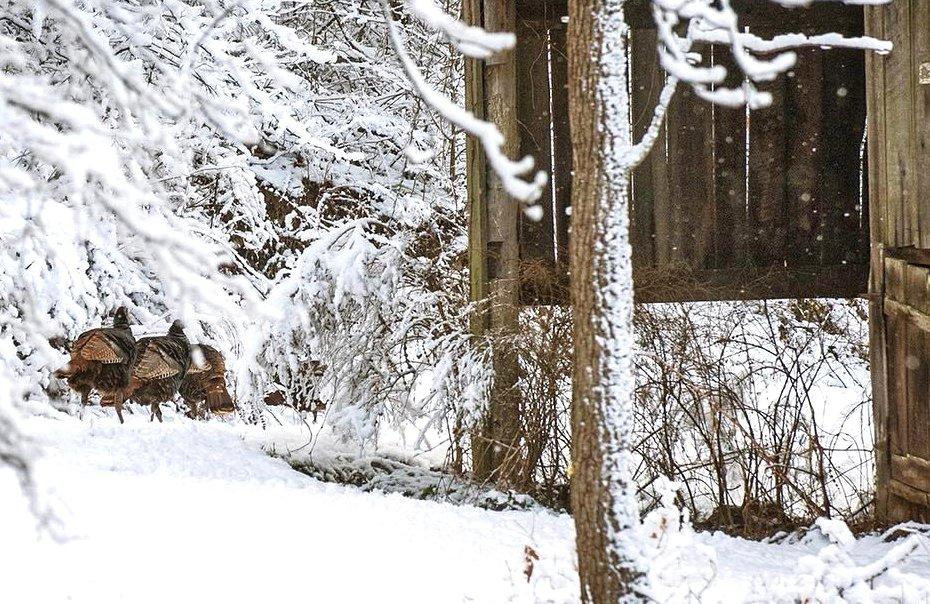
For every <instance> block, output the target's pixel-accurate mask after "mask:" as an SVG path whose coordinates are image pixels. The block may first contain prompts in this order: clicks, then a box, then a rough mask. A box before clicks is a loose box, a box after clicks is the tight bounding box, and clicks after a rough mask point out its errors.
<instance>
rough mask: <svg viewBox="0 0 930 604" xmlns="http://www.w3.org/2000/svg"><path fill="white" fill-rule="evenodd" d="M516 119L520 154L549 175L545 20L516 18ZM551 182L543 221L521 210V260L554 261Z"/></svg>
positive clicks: (544, 196) (545, 194)
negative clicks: (531, 217) (533, 161)
mask: <svg viewBox="0 0 930 604" xmlns="http://www.w3.org/2000/svg"><path fill="white" fill-rule="evenodd" d="M516 33H517V48H516V53H517V74H516V79H517V122H518V124H519V132H520V153H519V155H520V156H521V157H526V156H531V157H532V158H533V159H534V160H535V162H536V163H535V166H536V169H538V170H545V172H546V174H549V175H550V176H551V174H552V145H551V135H552V132H551V127H552V119H551V117H552V116H551V115H550V113H549V40H548V32H547V23H546V21H545V20H533V21H528V20H526V19H518V20H517V32H516ZM551 186H552V181H551V179H550V181H549V186H547V187H546V189H545V190H544V191H543V194H542V197H541V198H540V200H539V202H538V203H539V205H540V207H541V208H542V210H543V215H542V220H531V219H530V218H529V217H528V216H526V214H525V213H524V212H521V213H520V224H519V229H520V259H521V260H541V261H543V262H545V263H546V264H550V265H551V264H554V263H555V232H554V225H553V216H552V188H551Z"/></svg>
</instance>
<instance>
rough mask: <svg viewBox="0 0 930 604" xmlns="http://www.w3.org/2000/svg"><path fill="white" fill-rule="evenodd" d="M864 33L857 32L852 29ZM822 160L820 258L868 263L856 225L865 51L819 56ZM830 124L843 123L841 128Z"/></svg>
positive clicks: (862, 230) (863, 232) (863, 231)
mask: <svg viewBox="0 0 930 604" xmlns="http://www.w3.org/2000/svg"><path fill="white" fill-rule="evenodd" d="M853 34H855V35H862V32H861V30H860V31H858V32H853ZM823 60H824V61H825V64H826V65H827V68H826V69H825V70H824V72H823V82H824V83H823V96H822V124H823V125H822V126H821V127H822V128H823V130H824V135H823V137H822V139H821V143H820V147H821V148H820V153H821V157H822V158H823V163H822V169H821V171H820V183H821V191H820V203H819V204H818V206H819V210H820V213H821V215H820V218H821V221H820V224H821V228H820V230H818V231H817V237H818V238H820V241H819V243H820V246H819V249H820V255H819V261H820V263H821V264H823V265H826V266H837V265H844V264H861V263H864V262H867V261H868V247H867V246H866V245H864V243H865V242H866V241H867V240H868V224H867V223H864V224H863V225H862V226H861V227H860V216H859V211H860V206H859V204H860V199H859V192H860V191H859V183H860V179H859V174H860V169H859V153H860V148H861V144H862V135H863V131H864V129H865V121H864V120H862V119H861V118H860V116H862V115H863V114H864V113H865V103H866V100H865V67H864V53H863V52H862V51H858V50H844V49H835V50H831V51H829V53H828V54H827V55H825V56H824V57H823ZM829 124H844V127H843V128H842V129H839V128H830V127H829Z"/></svg>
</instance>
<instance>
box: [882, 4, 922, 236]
mask: <svg viewBox="0 0 930 604" xmlns="http://www.w3.org/2000/svg"><path fill="white" fill-rule="evenodd" d="M909 4H910V3H909V1H904V2H894V3H891V4H890V5H888V7H887V10H886V12H885V33H886V37H887V38H888V39H889V40H890V41H891V42H892V43H893V44H894V50H893V51H892V52H891V53H890V54H889V55H888V56H887V57H886V59H885V87H884V93H885V129H886V132H885V161H886V174H887V190H886V193H887V198H886V199H887V210H888V221H889V225H888V228H889V235H892V241H890V244H891V245H893V246H895V247H900V246H906V245H918V246H919V244H920V241H919V237H915V234H917V224H916V222H917V206H916V204H915V203H914V202H913V194H914V191H913V188H914V166H913V158H912V156H911V149H912V143H911V137H912V135H913V130H912V128H911V107H912V96H911V93H912V85H911V84H910V83H911V82H912V81H913V71H912V70H911V37H910V35H909V34H910V5H909Z"/></svg>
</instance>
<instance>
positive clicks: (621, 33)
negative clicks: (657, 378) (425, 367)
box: [568, 0, 642, 603]
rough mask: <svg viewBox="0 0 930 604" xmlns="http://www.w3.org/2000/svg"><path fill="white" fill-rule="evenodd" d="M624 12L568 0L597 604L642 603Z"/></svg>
mask: <svg viewBox="0 0 930 604" xmlns="http://www.w3.org/2000/svg"><path fill="white" fill-rule="evenodd" d="M622 5H623V2H622V0H570V1H569V31H568V44H569V46H568V50H569V52H568V54H569V105H570V112H571V130H572V147H573V154H574V181H573V191H572V219H571V229H572V232H571V244H570V251H569V253H570V257H571V279H572V303H573V308H574V346H575V368H574V376H573V379H574V381H573V393H572V398H573V401H572V442H573V451H572V469H573V475H572V510H573V512H574V516H575V527H576V532H577V550H578V571H579V575H580V580H581V596H582V601H584V602H594V603H608V602H610V603H615V602H618V601H638V600H640V599H641V598H640V596H638V595H637V593H638V592H637V588H638V587H641V584H640V580H641V579H642V572H641V570H640V569H639V568H638V565H637V556H636V547H635V544H633V543H632V542H631V541H632V537H631V534H632V530H631V529H632V528H633V527H634V526H636V524H637V523H638V522H639V518H638V511H637V508H636V498H635V487H634V485H632V482H631V473H630V471H629V465H628V456H629V450H630V445H631V442H630V416H631V408H630V405H631V400H632V378H631V355H632V309H633V291H632V266H631V250H630V246H629V220H628V215H627V211H628V208H627V206H628V182H629V180H628V179H629V174H630V169H631V166H629V165H627V164H628V163H629V161H630V160H629V157H628V156H629V155H630V151H631V150H630V146H631V145H630V142H631V141H630V128H629V123H628V119H627V108H628V98H627V90H626V75H627V69H628V65H627V59H626V38H625V34H626V32H625V27H626V26H625V25H624V24H623V18H622Z"/></svg>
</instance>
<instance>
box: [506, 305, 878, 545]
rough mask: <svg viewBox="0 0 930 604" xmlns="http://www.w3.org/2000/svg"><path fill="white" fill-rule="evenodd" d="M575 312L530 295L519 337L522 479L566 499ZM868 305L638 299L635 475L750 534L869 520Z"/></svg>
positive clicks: (644, 484)
mask: <svg viewBox="0 0 930 604" xmlns="http://www.w3.org/2000/svg"><path fill="white" fill-rule="evenodd" d="M570 313H571V311H570V309H569V308H567V307H528V308H526V309H525V310H524V311H523V313H522V316H521V321H522V323H523V328H522V330H521V335H520V336H519V337H518V339H517V341H516V342H515V343H511V344H510V345H516V346H518V348H519V351H520V357H521V363H522V374H521V383H520V388H521V391H522V395H523V403H522V404H523V410H522V411H523V413H522V417H523V423H524V426H523V443H522V445H523V446H522V449H521V451H520V453H519V454H520V455H521V457H522V459H521V460H520V461H521V464H522V466H521V467H522V468H523V484H522V485H521V487H522V488H523V489H525V490H526V491H527V492H529V493H530V494H532V495H533V496H534V497H535V498H536V499H537V500H539V501H541V502H544V503H546V504H547V505H551V506H554V507H559V508H565V507H567V504H568V484H569V482H570V476H571V456H570V443H571V438H570V436H571V434H570V433H571V430H570V412H571V411H570V401H571V381H570V376H571V363H572V351H571V314H570ZM866 319H867V311H866V306H865V303H864V301H862V300H792V301H770V302H765V301H759V302H707V303H694V304H650V305H645V304H644V305H639V306H638V307H637V310H636V316H635V325H636V333H637V343H638V350H637V351H636V397H637V401H636V412H637V417H636V437H637V438H636V453H637V455H638V459H639V465H638V467H637V468H636V477H637V480H638V482H639V485H640V494H641V496H642V497H643V499H644V501H646V502H649V501H654V502H655V503H657V496H658V495H657V493H655V492H654V489H653V485H654V484H656V483H657V481H658V479H659V478H660V477H663V476H665V477H669V478H671V479H673V480H675V481H677V482H678V483H679V484H680V487H681V488H680V502H679V503H680V504H681V505H683V506H684V507H686V508H687V509H688V510H689V511H690V512H691V514H692V517H693V518H694V519H696V520H697V522H698V524H699V525H701V526H704V527H706V528H713V529H724V530H728V531H730V532H734V533H739V534H743V535H747V536H763V535H770V534H772V533H774V532H776V531H778V530H781V529H790V528H794V527H798V526H806V525H808V524H809V523H810V522H811V521H812V520H813V519H814V518H816V517H819V516H832V517H842V518H844V519H845V520H847V521H849V522H851V523H863V522H865V521H867V519H868V518H869V512H870V503H871V496H872V486H871V481H872V473H873V468H872V464H873V458H872V450H871V443H872V436H871V430H872V428H871V401H870V398H869V396H870V395H869V392H870V390H869V381H868V380H869V372H868V348H867V323H866Z"/></svg>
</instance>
